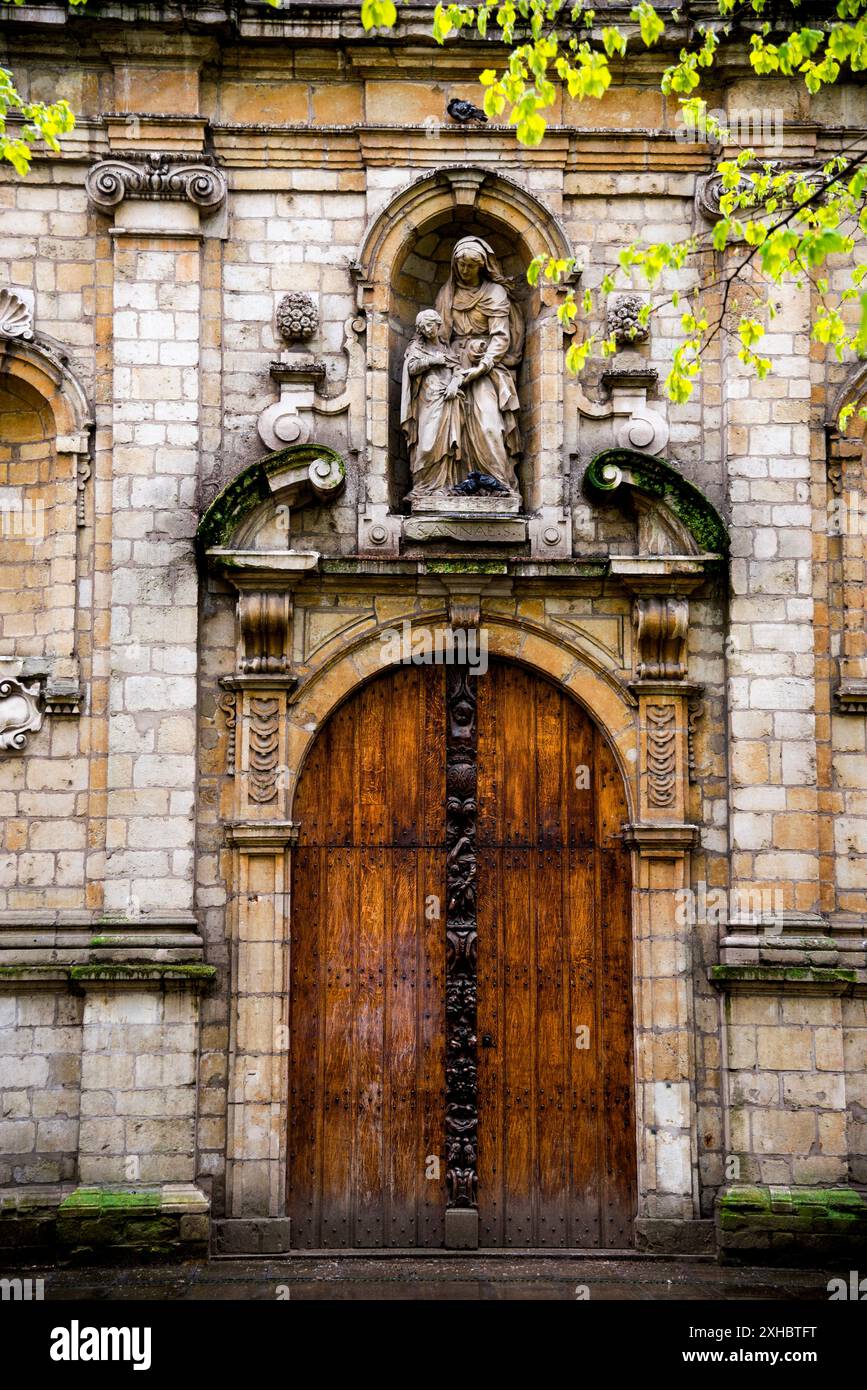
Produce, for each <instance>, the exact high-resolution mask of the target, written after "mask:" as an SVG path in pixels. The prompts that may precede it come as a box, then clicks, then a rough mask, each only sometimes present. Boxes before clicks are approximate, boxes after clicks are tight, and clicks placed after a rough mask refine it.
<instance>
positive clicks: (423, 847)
mask: <svg viewBox="0 0 867 1390" xmlns="http://www.w3.org/2000/svg"><path fill="white" fill-rule="evenodd" d="M442 685H443V672H442V669H441V668H440V669H415V668H409V669H405V670H401V671H398V672H396V673H393V674H389V675H386V676H383V677H380V678H379V679H378V680H374V681H372V682H371V683H370V684H369V685H368V686H366V687H364V689H363V690H362V691H361V692H360V693H359V694H358V695H357V696H356V697H355V698H354V699H353V700H351V701H350V702H348V703H347V704H346V705H344V706H343V707H342V708H341V709H340V710H338V711H337V713H336V714H335V715H334V716H333V717H332V718H331V720H329V722H328V724H326V726H325V727H324V729H323V730H322V732H321V733H320V735H319V737H318V739H317V740H316V743H315V744H314V747H313V749H312V750H311V754H310V758H309V760H308V762H307V765H306V767H305V769H304V772H303V774H302V777H301V782H300V785H299V788H298V792H297V795H296V801H295V810H294V814H295V818H296V819H297V820H298V821H299V823H300V832H299V844H298V847H297V849H296V850H295V852H294V859H293V875H292V884H293V887H292V891H293V912H292V921H293V933H292V941H291V954H290V990H291V1005H290V1019H291V1023H290V1122H289V1123H290V1131H289V1192H288V1203H289V1214H290V1217H291V1219H292V1244H293V1246H294V1247H295V1248H299V1249H316V1248H343V1249H346V1248H350V1247H359V1248H368V1247H381V1246H412V1245H423V1246H433V1247H437V1246H440V1245H441V1244H442V1240H443V1205H444V1185H443V1182H442V1179H437V1178H436V1177H431V1176H429V1173H430V1166H429V1165H428V1164H427V1163H426V1159H427V1158H428V1156H429V1155H435V1156H438V1155H440V1154H441V1152H442V1137H443V1066H444V1062H443V1042H442V1039H443V1033H444V978H443V972H444V954H445V952H444V933H443V930H442V922H441V920H439V919H438V918H437V917H436V916H435V915H432V910H431V906H430V905H431V902H432V901H433V900H435V899H437V898H438V899H439V901H440V902H442V900H443V894H444V873H445V849H444V841H443V836H444V829H443V827H444V802H445V796H444V785H445V772H444V767H445V757H444V747H445V732H444V719H443V717H442V711H443V708H444V704H443V697H442ZM437 737H438V740H439V742H438V744H437V743H436V741H435V740H436V738H437ZM432 743H433V746H431V745H432ZM347 789H348V790H347Z"/></svg>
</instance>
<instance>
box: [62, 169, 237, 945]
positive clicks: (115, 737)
mask: <svg viewBox="0 0 867 1390" xmlns="http://www.w3.org/2000/svg"><path fill="white" fill-rule="evenodd" d="M87 187H88V193H89V196H90V198H91V202H92V203H93V205H94V206H95V207H96V208H97V209H98V210H99V211H101V212H104V213H105V214H107V215H113V216H114V227H113V228H112V241H113V299H112V355H113V390H112V401H113V405H112V421H111V425H112V437H113V457H112V496H111V646H110V658H109V681H110V693H109V698H110V719H109V736H108V794H107V810H106V819H107V823H106V846H105V864H104V875H105V880H106V883H105V907H106V910H107V911H109V912H112V913H117V914H120V915H123V916H131V917H136V916H138V915H140V914H142V913H144V914H147V913H149V912H153V911H155V910H163V911H164V910H166V909H169V910H176V911H191V909H192V906H193V842H194V821H193V801H194V793H195V770H196V759H195V708H196V641H197V624H198V612H197V598H198V594H197V577H196V568H195V560H194V554H193V536H194V533H195V527H196V521H197V517H196V511H195V502H196V482H197V468H198V440H199V426H200V419H199V414H200V389H199V366H200V322H201V319H200V309H201V235H200V230H199V218H200V214H201V213H202V212H205V213H211V212H213V211H214V210H215V209H216V208H218V207H219V205H220V203H221V202H222V200H223V199H224V197H225V182H224V180H223V178H222V175H220V174H219V173H218V172H217V171H215V170H213V169H211V168H210V167H209V166H208V165H205V164H200V165H197V164H184V163H180V164H177V163H172V162H170V160H169V159H168V158H167V157H166V156H151V157H149V158H147V159H145V160H107V161H105V162H104V163H102V164H99V165H96V166H95V167H94V168H93V169H92V170H91V171H90V173H89V175H88V179H87Z"/></svg>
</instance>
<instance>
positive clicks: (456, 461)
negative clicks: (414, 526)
mask: <svg viewBox="0 0 867 1390" xmlns="http://www.w3.org/2000/svg"><path fill="white" fill-rule="evenodd" d="M415 329H416V331H415V335H414V337H413V339H412V341H411V342H410V345H409V347H408V348H407V351H406V356H405V358H404V363H403V391H402V396H401V410H400V422H401V426H402V428H403V430H404V432H405V434H406V438H407V444H408V447H409V461H410V469H411V471H412V480H413V487H412V491H411V493H410V494H409V497H410V501H411V502H414V503H417V502H423V501H424V499H425V498H426V497H430V496H431V495H432V494H434V493H438V494H440V495H441V494H443V493H446V494H447V493H449V492H453V491H455V490H457V493H458V495H459V494H460V493H461V492H464V491H479V492H488V493H501V492H508V493H511V494H512V495H514V494H516V493H517V491H518V480H517V476H516V472H515V468H516V465H517V462H518V459H519V456H520V451H521V433H520V429H519V426H518V411H519V403H518V393H517V390H516V388H515V375H514V370H515V368H516V367H517V365H518V363H519V362H520V360H521V354H522V352H523V347H524V318H523V314H522V313H521V310H520V308H519V306H518V304H517V303H516V302H515V299H514V296H513V294H512V293H511V291H510V289H509V287H508V283H507V281H506V277H505V276H504V275H503V274H502V272H501V270H500V268H499V265H498V264H497V260H496V258H495V256H494V253H493V251H492V250H491V247H490V246H489V245H488V243H487V242H486V241H482V239H481V238H480V237H474V236H468V237H462V238H461V240H460V241H459V242H458V243H457V245H456V246H455V248H454V251H453V253H452V263H451V273H450V275H449V278H448V280H447V281H446V283H445V284H444V285H443V287H442V289H441V290H440V292H439V294H438V295H437V298H436V308H435V309H423V310H422V312H421V313H420V314H419V315H418V317H417V319H416V321H415ZM468 479H469V480H470V483H469V485H468V484H467V480H468Z"/></svg>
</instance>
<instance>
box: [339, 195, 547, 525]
mask: <svg viewBox="0 0 867 1390" xmlns="http://www.w3.org/2000/svg"><path fill="white" fill-rule="evenodd" d="M467 236H476V237H480V238H482V239H483V240H484V241H486V242H487V243H488V245H489V246H490V247H491V249H492V251H493V253H494V255H495V256H496V258H497V261H498V262H499V267H500V270H501V271H502V273H503V274H504V275H505V276H506V277H508V279H509V281H510V289H511V290H512V291H513V293H514V297H515V299H516V301H517V302H518V303H519V305H520V307H521V309H522V311H523V315H524V319H525V326H526V337H525V342H524V350H523V355H522V359H521V362H520V365H519V366H518V368H517V369H516V384H517V389H518V396H519V400H520V425H521V432H522V436H523V450H522V456H521V462H520V466H519V469H518V477H519V484H520V491H521V500H522V510H523V511H524V512H526V513H530V514H537V513H539V512H540V510H541V509H542V508H545V507H547V508H557V507H562V506H563V477H562V463H561V457H562V439H563V429H562V372H563V352H562V342H563V335H562V328H561V325H560V323H559V321H558V320H557V317H556V306H557V302H558V295H557V292H556V290H553V289H552V288H550V287H548V288H546V289H544V290H542V291H540V290H539V289H532V288H531V287H530V285H529V284H528V283H527V279H526V272H527V267H528V266H529V264H530V262H531V261H532V260H533V258H534V257H535V256H539V255H545V256H553V257H556V258H557V259H565V258H567V257H569V256H570V254H571V251H570V246H569V242H568V239H567V237H566V234H565V232H564V230H563V228H562V227H561V225H560V223H559V222H558V220H557V218H556V217H555V216H554V214H553V213H552V212H550V210H549V209H547V208H545V207H544V206H543V205H542V204H541V203H540V202H539V201H538V199H536V198H534V197H533V196H532V195H531V194H530V193H528V192H527V191H526V189H524V188H522V187H521V186H520V185H519V184H517V183H516V182H514V181H513V180H512V179H508V178H505V177H504V176H502V175H500V174H495V173H492V172H490V171H489V170H481V169H474V168H450V169H441V170H438V171H437V173H435V174H428V175H425V176H424V177H422V178H420V179H417V180H416V181H415V182H414V183H412V184H410V185H409V186H408V187H407V188H405V189H403V190H402V191H401V192H399V193H398V194H396V195H395V197H394V198H393V199H392V200H391V201H390V202H389V203H388V204H387V206H386V207H385V208H384V209H383V210H382V211H381V212H380V213H379V214H378V215H377V216H376V218H374V220H373V222H372V223H371V225H370V227H369V228H368V231H367V233H366V235H365V238H364V241H363V243H362V246H361V249H360V252H359V259H358V262H357V264H356V266H355V274H356V278H357V281H358V285H359V304H360V307H361V308H363V310H364V312H365V317H366V321H367V411H368V418H367V427H368V428H367V436H368V441H369V459H368V469H367V478H366V487H367V498H366V502H367V513H366V522H367V530H366V534H365V532H364V528H362V535H361V536H360V540H361V544H362V548H363V549H371V548H375V537H374V545H373V546H372V545H371V544H370V538H371V536H373V535H374V532H376V533H378V534H380V535H383V537H384V535H385V533H386V532H389V526H388V524H387V518H388V517H393V516H394V515H395V514H396V513H398V512H400V511H402V510H403V509H404V499H405V497H406V494H407V492H408V490H409V486H410V478H409V460H408V454H407V448H406V443H405V440H404V437H403V434H402V431H401V428H400V395H401V372H402V366H403V359H404V354H405V352H406V349H407V346H408V344H409V341H410V339H411V337H412V335H413V332H414V328H415V319H416V315H417V314H418V313H419V311H420V310H421V309H427V308H431V307H432V306H433V305H434V302H435V300H436V296H437V293H438V292H439V290H440V288H441V287H442V286H443V284H444V283H445V282H446V280H447V279H448V276H449V271H450V266H451V257H452V252H453V250H454V247H455V244H456V243H457V242H458V241H459V240H460V239H461V238H463V237H467ZM390 534H391V535H393V528H391V532H390Z"/></svg>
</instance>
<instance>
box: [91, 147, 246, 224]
mask: <svg viewBox="0 0 867 1390" xmlns="http://www.w3.org/2000/svg"><path fill="white" fill-rule="evenodd" d="M84 186H85V189H86V192H87V196H88V198H89V200H90V202H91V203H92V204H93V206H94V207H95V208H97V209H98V210H99V211H100V212H105V213H112V212H114V211H115V209H116V208H117V207H119V206H120V204H121V203H122V202H123V201H124V199H126V198H170V199H177V200H181V201H186V202H190V203H193V204H194V205H195V206H196V207H197V208H199V209H200V210H201V211H202V212H204V213H210V212H216V211H217V209H218V208H220V207H222V205H223V203H224V202H225V200H226V192H227V186H226V176H225V174H224V173H223V172H222V170H220V169H218V168H216V167H215V166H213V165H211V164H206V163H204V162H202V163H199V162H196V163H175V162H174V161H173V160H172V159H171V157H170V156H169V155H167V154H147V155H145V157H144V159H143V160H138V161H133V160H132V159H129V158H127V159H104V160H100V162H99V163H98V164H95V165H94V166H93V168H92V169H91V170H90V171H89V172H88V174H87V177H86V179H85V181H84Z"/></svg>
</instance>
